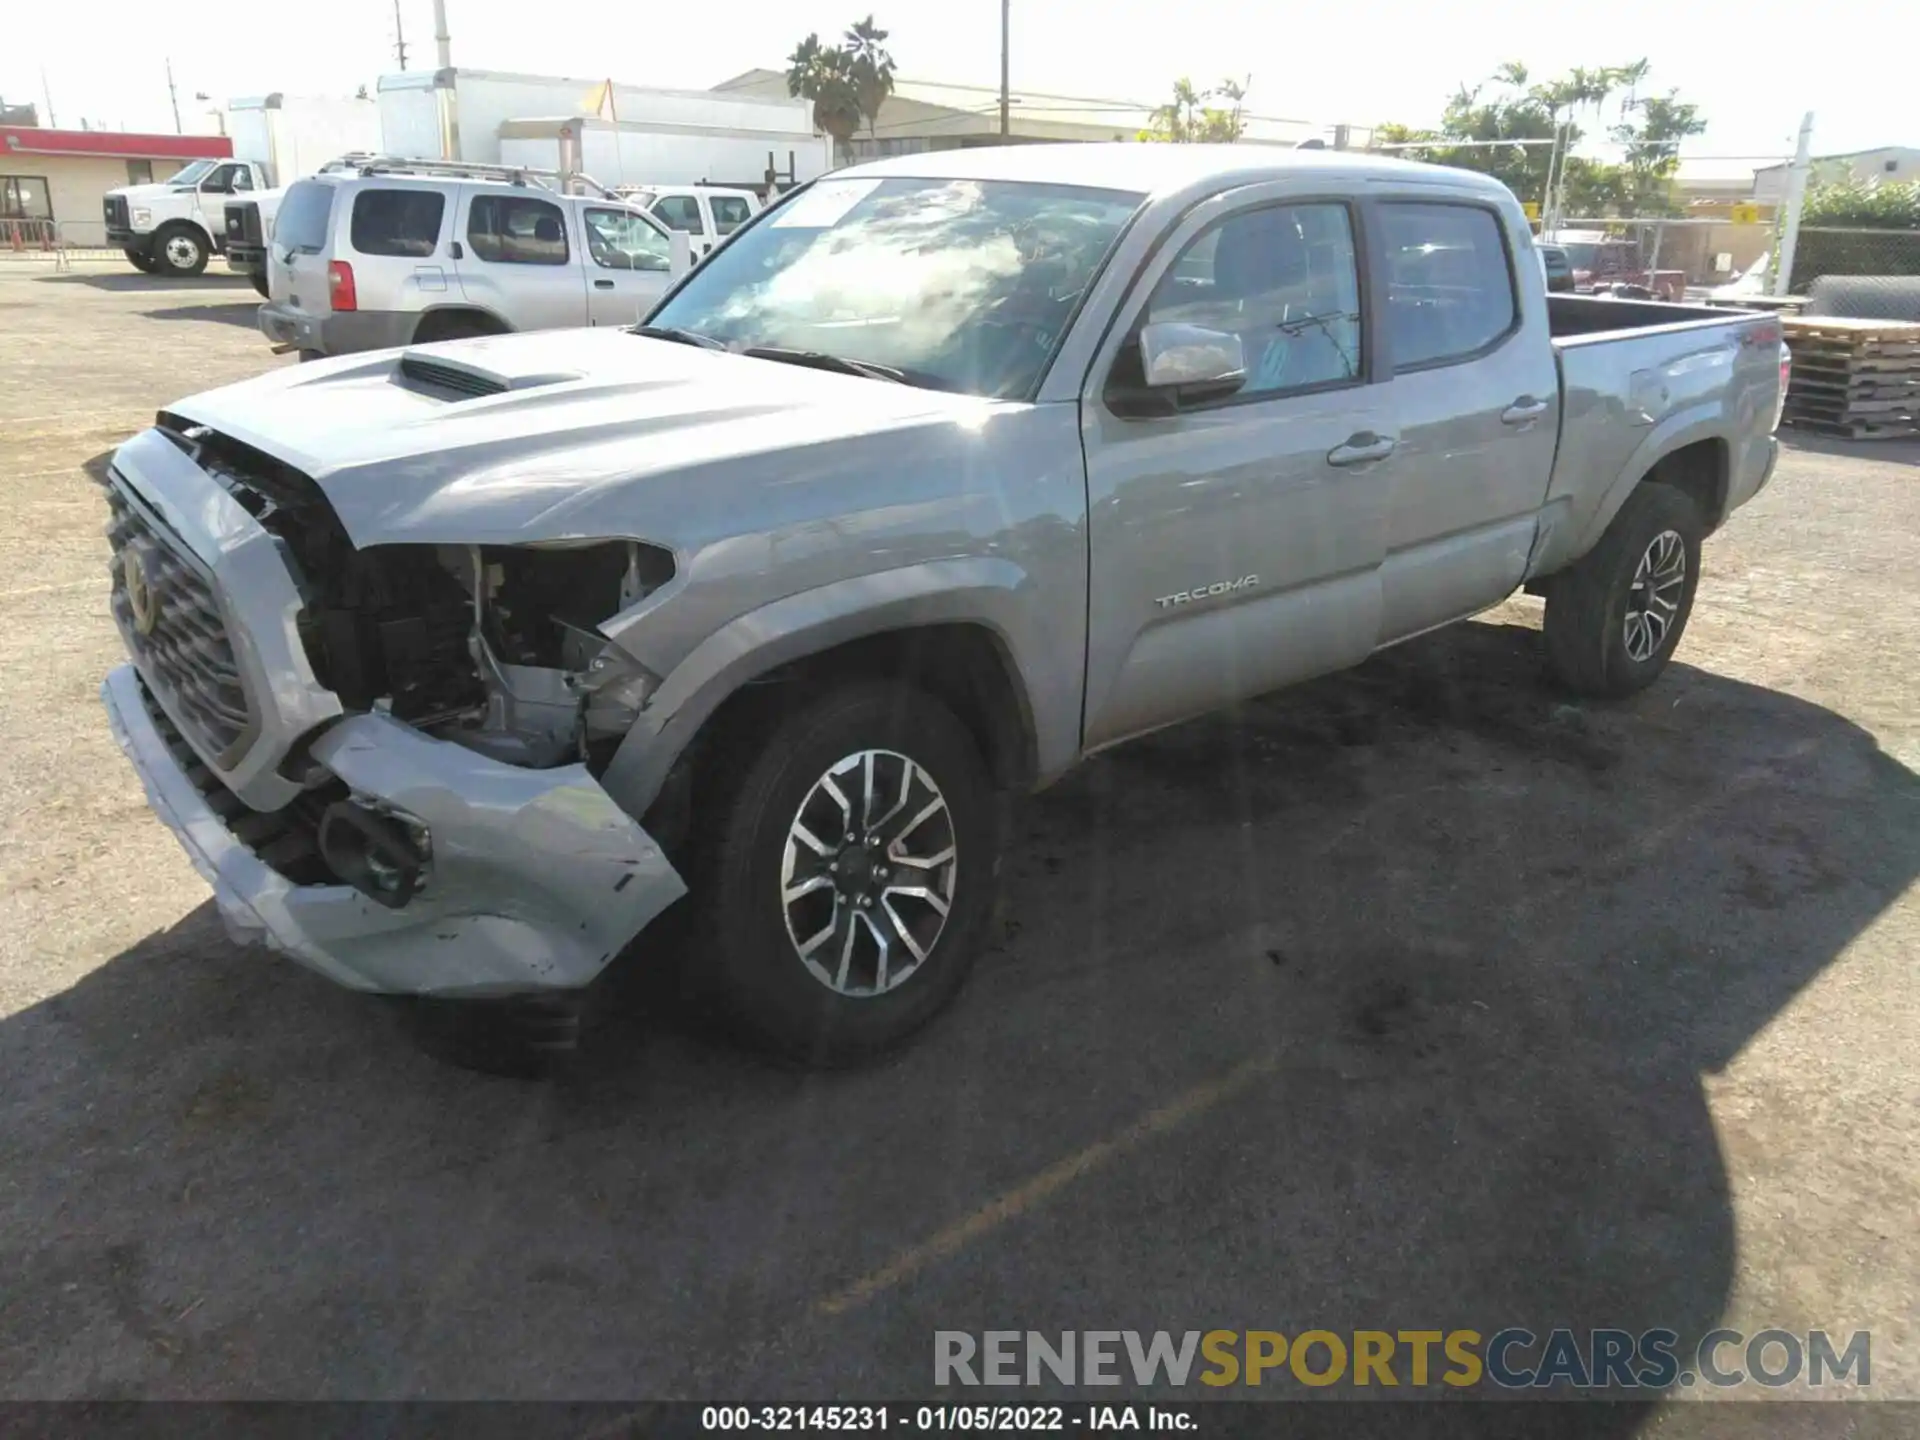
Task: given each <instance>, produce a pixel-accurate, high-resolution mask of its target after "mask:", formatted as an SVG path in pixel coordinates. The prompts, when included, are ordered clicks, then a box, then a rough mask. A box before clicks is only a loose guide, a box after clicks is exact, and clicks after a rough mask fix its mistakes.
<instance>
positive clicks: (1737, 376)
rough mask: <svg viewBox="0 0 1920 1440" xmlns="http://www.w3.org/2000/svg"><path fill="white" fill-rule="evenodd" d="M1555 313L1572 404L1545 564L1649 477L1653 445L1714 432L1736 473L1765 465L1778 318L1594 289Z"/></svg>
mask: <svg viewBox="0 0 1920 1440" xmlns="http://www.w3.org/2000/svg"><path fill="white" fill-rule="evenodd" d="M1547 316H1548V333H1549V334H1550V335H1551V337H1552V341H1553V352H1554V359H1555V361H1556V362H1557V363H1558V365H1559V368H1560V387H1561V395H1562V410H1561V421H1560V446H1559V449H1558V451H1557V452H1556V454H1555V456H1554V464H1553V481H1552V485H1551V487H1550V488H1549V490H1548V520H1547V530H1548V533H1547V535H1546V536H1545V537H1544V538H1543V540H1542V553H1541V555H1540V556H1539V557H1538V559H1537V562H1536V570H1537V571H1550V570H1552V569H1554V568H1557V566H1558V565H1559V564H1560V563H1562V562H1563V561H1564V560H1567V559H1571V558H1572V557H1573V556H1574V555H1576V554H1578V553H1580V552H1581V551H1582V550H1583V549H1584V548H1585V546H1586V544H1587V543H1588V542H1589V541H1590V539H1591V528H1592V526H1593V525H1594V524H1595V523H1597V521H1598V520H1600V519H1602V518H1604V509H1605V501H1606V499H1607V497H1608V496H1610V495H1611V494H1613V493H1614V492H1615V490H1616V488H1617V485H1618V484H1619V483H1620V481H1621V479H1622V477H1626V478H1627V479H1629V480H1630V479H1632V478H1635V477H1637V476H1638V475H1639V474H1640V473H1641V468H1636V467H1637V466H1638V465H1639V461H1638V458H1637V457H1638V456H1639V454H1640V453H1641V452H1643V451H1649V450H1650V449H1654V448H1660V449H1664V448H1665V446H1666V444H1667V443H1668V442H1669V441H1671V440H1676V439H1677V440H1679V441H1680V443H1686V442H1685V440H1684V438H1682V437H1684V436H1687V435H1691V434H1695V433H1698V434H1703V435H1704V434H1715V435H1719V436H1723V437H1731V438H1729V439H1727V440H1726V444H1727V447H1728V448H1727V452H1726V453H1725V455H1724V469H1725V473H1726V474H1727V475H1728V476H1730V477H1732V476H1749V477H1750V476H1758V475H1760V474H1763V473H1764V472H1765V470H1766V468H1767V462H1766V453H1765V452H1766V451H1767V450H1768V448H1769V447H1770V446H1771V444H1772V438H1771V437H1772V428H1773V425H1772V421H1773V416H1774V413H1775V409H1776V406H1777V403H1778V399H1779V393H1780V388H1779V387H1780V362H1779V351H1780V320H1779V317H1778V316H1776V315H1769V314H1761V313H1756V312H1754V311H1750V310H1716V309H1710V308H1707V307H1705V306H1698V305H1668V304H1664V303H1661V302H1657V301H1650V300H1601V299H1595V298H1592V297H1590V296H1585V295H1550V296H1548V297H1547ZM1745 498H1746V496H1745V495H1744V494H1737V495H1736V494H1729V495H1728V496H1727V502H1728V503H1729V504H1733V503H1738V502H1739V501H1740V500H1744V499H1745ZM1719 518H1720V517H1719V516H1712V517H1709V524H1710V525H1711V524H1713V523H1716V522H1717V521H1718V519H1719Z"/></svg>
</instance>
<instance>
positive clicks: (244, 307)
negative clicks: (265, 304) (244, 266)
mask: <svg viewBox="0 0 1920 1440" xmlns="http://www.w3.org/2000/svg"><path fill="white" fill-rule="evenodd" d="M247 293H248V296H249V298H248V299H247V300H244V301H238V300H236V301H231V302H226V303H222V304H219V305H175V306H172V307H170V308H168V309H165V310H143V311H141V312H140V313H141V314H143V315H144V316H146V318H147V319H149V320H206V321H212V322H213V323H214V324H216V325H238V326H239V327H240V328H241V329H243V330H252V329H254V328H255V327H256V326H257V325H258V323H259V320H258V316H259V313H260V302H259V300H258V299H255V298H251V297H252V294H253V291H252V287H251V286H249V287H248V292H247Z"/></svg>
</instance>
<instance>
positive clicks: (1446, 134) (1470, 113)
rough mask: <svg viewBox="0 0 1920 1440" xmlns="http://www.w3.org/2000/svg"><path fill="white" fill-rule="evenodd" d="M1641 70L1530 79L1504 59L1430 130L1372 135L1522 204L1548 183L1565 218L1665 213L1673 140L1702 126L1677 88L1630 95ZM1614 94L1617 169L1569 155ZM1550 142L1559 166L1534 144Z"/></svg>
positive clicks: (1392, 128)
mask: <svg viewBox="0 0 1920 1440" xmlns="http://www.w3.org/2000/svg"><path fill="white" fill-rule="evenodd" d="M1649 69H1650V67H1649V65H1648V63H1647V61H1645V60H1636V61H1634V62H1632V63H1631V64H1628V65H1611V66H1596V67H1592V68H1588V67H1586V66H1582V67H1579V68H1577V69H1575V70H1572V71H1569V72H1568V73H1567V74H1565V75H1563V76H1559V77H1557V78H1553V79H1547V80H1540V81H1535V80H1534V78H1533V76H1532V74H1531V73H1530V72H1529V71H1528V69H1527V67H1526V66H1525V65H1523V64H1521V63H1520V62H1518V61H1511V60H1510V61H1508V62H1506V63H1505V64H1503V65H1501V66H1500V67H1499V68H1498V69H1496V70H1495V71H1494V73H1493V75H1492V76H1490V77H1489V78H1488V79H1486V80H1485V81H1482V82H1481V83H1480V84H1478V85H1462V86H1460V88H1459V89H1458V90H1456V91H1455V92H1454V95H1453V98H1452V99H1451V100H1449V101H1448V102H1447V108H1446V110H1445V112H1444V113H1443V114H1442V116H1441V120H1440V125H1439V128H1438V129H1433V130H1413V129H1409V128H1408V127H1406V126H1404V125H1383V126H1381V127H1380V128H1379V129H1378V130H1376V131H1375V138H1376V141H1377V142H1382V143H1389V142H1397V143H1401V144H1410V145H1414V146H1416V147H1417V148H1415V149H1411V150H1404V151H1401V152H1400V153H1401V154H1404V155H1406V156H1407V157H1408V158H1410V159H1415V160H1425V161H1428V162H1429V163H1431V164H1436V165H1452V166H1457V167H1458V168H1460V169H1463V170H1478V171H1480V172H1482V173H1483V174H1488V175H1493V176H1495V177H1496V178H1498V179H1499V180H1500V181H1501V182H1502V183H1504V184H1505V185H1506V186H1507V187H1508V188H1509V189H1510V190H1512V191H1513V192H1514V194H1516V195H1518V196H1519V197H1520V198H1521V199H1522V200H1529V201H1533V202H1535V203H1542V204H1543V203H1544V202H1545V201H1546V199H1547V190H1548V184H1549V180H1551V181H1552V183H1553V186H1554V188H1555V189H1558V190H1561V191H1562V193H1564V195H1565V197H1566V211H1567V213H1569V214H1572V215H1584V216H1603V215H1621V216H1627V215H1658V214H1669V213H1672V212H1673V211H1674V209H1675V208H1676V206H1675V204H1674V200H1673V194H1672V191H1673V175H1674V172H1675V171H1676V170H1677V169H1678V168H1679V163H1680V161H1679V147H1680V143H1681V142H1682V141H1683V140H1685V139H1687V138H1688V137H1690V136H1693V135H1698V134H1700V133H1702V132H1703V131H1704V130H1705V129H1706V121H1705V120H1704V119H1702V118H1701V116H1700V113H1699V107H1697V106H1695V105H1691V104H1687V103H1685V102H1683V101H1682V100H1681V99H1680V98H1679V92H1677V91H1672V90H1669V91H1668V92H1667V93H1666V94H1665V95H1658V96H1648V97H1647V98H1645V99H1639V98H1637V92H1638V87H1639V86H1640V85H1641V84H1642V83H1643V82H1644V81H1645V79H1646V77H1647V75H1648V73H1649ZM1616 96H1621V97H1622V98H1621V100H1620V105H1619V108H1618V111H1617V114H1616V119H1615V122H1614V124H1613V125H1611V126H1610V127H1607V128H1606V129H1605V134H1606V135H1607V138H1608V139H1610V140H1611V141H1613V143H1614V144H1616V145H1618V146H1619V147H1620V148H1621V150H1622V152H1623V157H1624V158H1623V159H1622V160H1621V161H1620V162H1618V163H1615V162H1611V161H1606V160H1599V159H1594V158H1592V157H1589V156H1584V155H1577V154H1573V153H1571V152H1572V151H1573V150H1575V149H1577V148H1578V146H1579V144H1580V142H1581V141H1582V140H1583V139H1585V138H1586V135H1587V131H1586V129H1585V128H1583V125H1585V124H1590V125H1593V126H1595V127H1599V126H1601V124H1602V122H1603V120H1604V117H1605V114H1606V111H1607V102H1608V101H1609V100H1612V99H1613V98H1614V97H1616ZM1556 139H1560V140H1563V141H1564V148H1563V149H1562V150H1561V151H1560V152H1559V153H1560V155H1561V160H1560V162H1559V166H1556V163H1555V158H1554V157H1555V154H1556V151H1555V147H1554V146H1553V145H1550V144H1541V143H1537V142H1541V141H1553V140H1556ZM1467 141H1473V142H1476V143H1474V144H1471V145H1468V144H1466V143H1464V142H1467ZM1501 141H1513V142H1519V141H1530V142H1536V143H1530V144H1518V143H1514V144H1501V143H1498V142H1501ZM1562 170H1564V173H1562Z"/></svg>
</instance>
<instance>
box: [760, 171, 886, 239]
mask: <svg viewBox="0 0 1920 1440" xmlns="http://www.w3.org/2000/svg"><path fill="white" fill-rule="evenodd" d="M879 188H880V182H879V181H878V180H835V181H834V182H833V183H831V184H821V185H816V186H814V187H813V189H811V190H809V191H808V192H807V193H806V194H804V195H802V196H801V197H800V198H799V199H798V200H795V201H793V202H792V203H791V204H789V205H785V206H783V207H782V208H781V210H780V213H779V214H778V215H776V216H774V217H773V220H772V221H771V222H770V223H771V224H772V225H773V228H774V229H776V230H827V229H831V228H832V227H833V226H835V225H838V224H839V223H840V221H841V219H842V217H844V216H845V215H846V213H847V212H848V211H849V210H851V209H853V207H854V206H856V205H858V204H859V203H860V202H861V201H862V200H864V199H866V198H867V196H869V195H871V194H872V193H873V192H874V191H876V190H878V189H879Z"/></svg>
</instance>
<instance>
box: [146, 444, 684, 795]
mask: <svg viewBox="0 0 1920 1440" xmlns="http://www.w3.org/2000/svg"><path fill="white" fill-rule="evenodd" d="M172 418H173V417H166V416H163V417H162V425H163V428H167V429H169V433H171V434H173V435H174V436H175V438H176V441H177V443H180V444H182V445H183V446H185V447H190V448H192V449H193V451H194V453H195V455H196V458H197V460H198V462H199V463H200V465H201V466H202V467H203V468H204V469H206V470H207V471H208V473H210V474H212V475H214V476H215V477H216V478H217V479H219V480H220V482H221V483H222V484H223V485H224V486H225V487H226V488H227V490H228V492H229V493H230V494H232V495H233V496H234V498H235V499H237V500H239V501H240V503H241V504H242V505H244V506H245V507H246V508H247V510H248V511H249V512H250V513H251V514H252V515H253V516H254V518H255V519H256V520H258V521H259V522H260V524H261V525H262V526H263V527H264V528H265V529H266V530H268V531H269V532H270V533H271V534H273V535H274V536H275V537H276V538H277V539H278V540H279V541H280V542H281V544H282V545H283V546H284V547H285V549H286V552H287V555H288V558H289V559H290V560H291V561H292V563H293V570H294V574H295V580H296V583H297V584H298V586H299V589H300V592H301V595H302V597H303V598H304V599H305V601H306V605H305V608H304V610H303V611H302V613H301V616H300V621H299V626H300V635H301V639H302V640H303V642H304V643H305V646H306V651H307V656H308V659H309V661H310V662H311V663H312V665H313V668H314V672H315V675H316V677H317V678H318V679H319V680H320V682H321V683H322V684H323V685H325V686H326V687H327V688H328V689H330V690H332V691H333V692H334V693H335V694H336V695H338V696H339V697H340V703H341V704H342V705H343V706H345V707H346V709H347V710H348V711H349V712H372V713H376V714H387V715H391V716H392V717H393V718H395V719H397V720H404V721H406V722H407V723H409V724H411V725H413V726H415V727H416V728H418V729H420V730H423V731H426V732H427V733H429V734H432V735H433V736H435V737H436V738H438V739H442V740H449V741H453V742H455V743H457V744H460V745H464V746H466V747H468V748H469V749H472V750H475V751H478V752H480V753H481V754H484V755H487V756H489V757H490V758H492V759H495V760H500V761H503V762H505V763H508V764H513V765H521V766H527V767H530V768H534V769H546V768H549V767H552V766H556V765H564V764H569V763H572V762H576V761H584V762H588V763H590V764H592V765H593V768H594V769H595V770H598V769H599V768H600V765H601V764H602V763H604V761H605V760H606V759H607V758H609V757H610V755H611V752H612V749H613V748H614V747H615V746H617V745H618V743H619V741H620V739H621V738H622V737H624V736H625V735H626V733H627V731H628V730H629V729H631V728H632V725H633V722H634V719H635V716H636V715H637V714H638V711H639V709H640V706H641V705H642V704H644V703H645V700H646V698H647V695H648V694H649V692H650V691H651V690H652V688H653V687H654V686H655V685H656V684H657V683H658V678H657V677H656V676H654V675H652V674H650V673H649V672H648V671H647V670H646V669H644V668H643V667H642V666H640V665H639V664H638V663H637V662H636V661H634V660H633V659H632V658H631V657H630V656H628V655H627V654H626V652H624V651H623V650H621V649H620V648H619V647H618V646H616V645H614V644H613V643H612V642H611V641H609V640H608V639H607V638H606V636H605V635H603V634H601V633H600V631H599V630H598V629H597V628H596V627H597V626H598V625H599V624H600V623H601V622H602V621H605V620H607V619H609V618H611V617H612V616H614V615H617V614H619V613H620V612H621V611H623V610H625V609H627V608H629V607H630V606H632V605H634V604H637V603H638V602H639V601H640V600H642V599H644V598H645V597H646V596H647V595H649V594H651V593H652V592H653V591H655V590H657V589H659V588H660V587H661V586H662V585H664V584H665V583H666V582H667V581H668V580H670V579H672V578H673V556H672V554H671V553H670V552H668V551H666V550H664V549H661V548H660V547H658V546H655V545H649V544H646V543H643V542H640V541H634V540H593V541H580V542H574V541H564V542H553V543H548V544H542V545H528V546H497V545H381V546H372V547H369V548H367V549H364V550H361V549H356V548H354V546H353V544H352V542H351V541H350V540H349V539H348V537H347V534H346V532H345V530H344V529H343V528H342V527H341V525H340V523H339V520H338V519H337V518H336V517H335V515H334V513H333V510H332V507H331V506H330V505H329V504H328V503H327V501H326V498H325V496H324V495H323V494H322V493H321V492H320V490H319V488H318V487H317V486H315V485H314V484H313V482H312V481H311V480H309V479H308V478H307V477H306V476H304V475H301V474H300V473H299V472H298V471H295V470H293V469H292V468H291V467H287V466H284V465H281V464H280V463H279V462H277V461H275V460H273V459H272V458H271V457H269V456H267V455H264V454H262V453H261V452H259V451H257V450H254V449H253V448H252V447H250V446H246V445H242V444H240V443H239V442H237V441H233V440H231V439H229V438H227V437H225V436H221V435H217V434H212V433H210V432H208V431H206V430H204V429H200V428H199V427H190V426H188V425H186V424H184V423H181V422H178V421H175V423H174V425H173V426H171V427H169V426H168V425H167V422H168V421H169V420H170V419H172Z"/></svg>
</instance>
